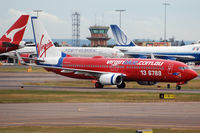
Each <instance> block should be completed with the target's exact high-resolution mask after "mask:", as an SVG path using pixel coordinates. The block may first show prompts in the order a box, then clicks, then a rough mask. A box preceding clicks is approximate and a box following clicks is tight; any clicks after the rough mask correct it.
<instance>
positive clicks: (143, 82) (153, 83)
mask: <svg viewBox="0 0 200 133" xmlns="http://www.w3.org/2000/svg"><path fill="white" fill-rule="evenodd" d="M137 83H138V84H139V85H155V84H157V82H153V81H138V82H137Z"/></svg>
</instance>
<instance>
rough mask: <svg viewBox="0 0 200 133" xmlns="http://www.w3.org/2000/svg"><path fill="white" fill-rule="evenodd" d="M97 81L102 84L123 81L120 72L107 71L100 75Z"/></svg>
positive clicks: (116, 83) (113, 83)
mask: <svg viewBox="0 0 200 133" xmlns="http://www.w3.org/2000/svg"><path fill="white" fill-rule="evenodd" d="M99 82H100V83H101V84H102V85H120V84H121V83H122V82H123V78H122V75H121V74H116V73H108V74H103V75H101V76H100V78H99Z"/></svg>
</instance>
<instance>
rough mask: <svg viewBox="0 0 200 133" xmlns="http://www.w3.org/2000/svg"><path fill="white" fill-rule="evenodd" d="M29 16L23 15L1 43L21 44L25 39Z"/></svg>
mask: <svg viewBox="0 0 200 133" xmlns="http://www.w3.org/2000/svg"><path fill="white" fill-rule="evenodd" d="M28 18H29V15H22V16H21V17H20V18H19V19H18V20H17V21H16V22H15V23H14V24H13V25H12V26H11V27H10V29H9V30H8V31H7V32H6V33H5V34H4V35H3V36H2V37H1V39H0V41H2V42H10V43H13V44H19V43H20V41H21V40H22V38H23V35H24V31H25V29H26V25H27V23H28Z"/></svg>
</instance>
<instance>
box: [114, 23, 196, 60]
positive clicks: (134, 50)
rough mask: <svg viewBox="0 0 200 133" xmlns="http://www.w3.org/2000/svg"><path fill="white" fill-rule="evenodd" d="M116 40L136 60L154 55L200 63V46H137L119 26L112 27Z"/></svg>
mask: <svg viewBox="0 0 200 133" xmlns="http://www.w3.org/2000/svg"><path fill="white" fill-rule="evenodd" d="M110 27H111V29H112V33H113V36H114V39H115V41H116V43H117V46H115V47H114V48H115V49H119V50H120V51H122V52H123V53H124V54H125V55H128V56H131V57H136V58H147V57H150V56H151V54H153V55H154V56H155V57H157V58H162V59H170V60H178V61H182V62H193V61H200V44H199V43H198V42H197V43H196V44H193V45H186V46H171V47H170V46H153V47H145V46H137V45H136V44H135V43H134V42H133V41H131V40H130V39H128V37H127V36H126V35H125V34H124V32H122V30H121V29H120V28H119V27H118V26H117V25H110Z"/></svg>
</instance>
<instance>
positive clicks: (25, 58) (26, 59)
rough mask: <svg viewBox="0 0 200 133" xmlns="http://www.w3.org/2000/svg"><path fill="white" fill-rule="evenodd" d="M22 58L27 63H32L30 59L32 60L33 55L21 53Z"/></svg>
mask: <svg viewBox="0 0 200 133" xmlns="http://www.w3.org/2000/svg"><path fill="white" fill-rule="evenodd" d="M20 56H21V57H22V59H23V60H24V61H25V62H30V60H29V58H31V54H29V53H21V54H20Z"/></svg>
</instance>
